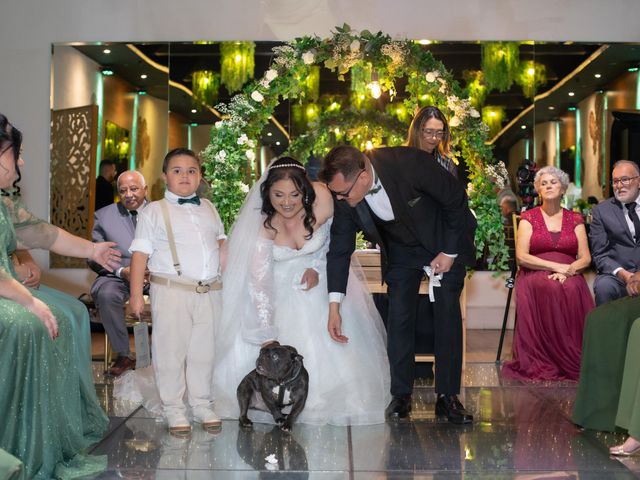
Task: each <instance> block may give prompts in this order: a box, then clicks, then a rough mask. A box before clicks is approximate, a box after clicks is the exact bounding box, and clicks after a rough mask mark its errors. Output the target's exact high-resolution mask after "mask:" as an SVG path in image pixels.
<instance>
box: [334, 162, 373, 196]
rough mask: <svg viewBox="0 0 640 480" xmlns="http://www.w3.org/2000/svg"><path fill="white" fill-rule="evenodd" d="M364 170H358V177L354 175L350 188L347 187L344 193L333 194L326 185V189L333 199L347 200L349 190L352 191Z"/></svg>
mask: <svg viewBox="0 0 640 480" xmlns="http://www.w3.org/2000/svg"><path fill="white" fill-rule="evenodd" d="M364 171H365V169H364V168H363V169H362V170H360V172H358V175H356V178H355V180H354V181H353V183H352V184H351V186H350V187H349V189H348V190H347V191H346V192H343V193H340V192H335V191H333V190H331V188H329V186H328V185H327V188H329V191H330V192H331V194H332V195H333V196H334V197H342V198H349V194H350V193H351V190H353V187H355V186H356V182H357V181H358V178H360V175H362V172H364Z"/></svg>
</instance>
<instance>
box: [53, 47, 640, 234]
mask: <svg viewBox="0 0 640 480" xmlns="http://www.w3.org/2000/svg"><path fill="white" fill-rule="evenodd" d="M416 42H418V43H420V45H421V48H424V49H425V50H428V51H429V52H430V53H431V54H432V55H433V57H434V58H435V59H437V60H439V61H441V62H442V63H443V64H444V66H445V67H446V68H447V69H448V70H449V71H451V72H452V73H453V75H454V76H455V78H456V80H457V81H458V82H459V83H460V85H462V86H466V87H468V89H469V90H468V91H469V94H470V97H471V99H472V102H473V103H474V106H475V107H476V108H477V109H478V111H479V112H481V115H482V118H483V120H485V122H486V123H487V125H488V128H489V139H488V142H489V143H490V144H491V145H492V146H493V153H494V156H495V157H496V158H497V159H498V160H501V161H503V162H504V163H505V165H506V166H507V170H508V172H509V174H510V177H511V182H512V189H513V190H514V191H515V192H516V193H518V194H520V196H521V199H522V200H523V201H524V202H528V201H533V199H532V198H529V197H530V193H531V192H530V190H527V188H528V187H527V183H528V182H529V180H530V178H528V177H527V172H530V171H531V170H532V168H531V166H533V165H534V164H535V165H537V166H538V167H541V166H544V165H557V166H560V167H561V168H562V169H563V170H565V171H566V172H567V173H569V175H570V176H571V179H572V183H573V186H572V191H571V192H570V195H569V196H570V197H572V198H570V199H569V200H570V201H571V202H572V203H573V205H569V206H575V205H576V204H577V205H582V203H581V202H585V201H586V200H587V199H588V198H589V197H595V198H597V199H602V198H605V197H607V196H609V194H610V191H609V187H608V178H609V172H610V167H611V165H612V164H613V162H614V161H615V160H618V159H622V158H631V159H634V160H636V161H638V160H639V159H640V115H639V114H638V111H639V109H640V94H639V90H640V79H639V78H640V77H639V75H638V66H639V65H640V47H639V46H638V45H635V44H584V43H573V42H567V43H532V42H484V43H480V42H433V41H426V40H416ZM280 45H282V44H279V43H275V42H214V41H202V42H189V43H183V42H170V43H109V42H103V43H100V44H91V45H79V44H64V45H63V44H56V45H54V46H53V58H52V99H51V105H52V143H51V144H52V168H55V169H63V170H64V172H65V173H64V175H58V174H57V173H56V172H55V171H52V216H53V214H54V212H53V209H54V208H55V209H57V210H58V211H62V209H63V208H68V209H70V210H71V211H73V208H77V209H78V216H79V217H84V218H85V220H84V223H83V222H79V221H78V219H74V218H65V219H63V220H64V221H67V222H76V223H77V224H79V225H81V226H83V228H85V230H84V232H83V231H80V233H85V234H86V233H87V231H88V232H90V221H91V217H92V212H93V205H94V187H93V185H94V182H93V181H92V179H93V178H95V177H96V176H97V175H98V174H99V171H98V167H99V162H100V161H101V160H103V159H108V160H112V161H114V162H115V163H116V165H117V169H118V170H119V171H123V170H125V169H128V168H137V169H139V170H140V171H142V173H143V174H144V175H145V178H146V179H147V182H148V184H149V185H150V197H151V198H152V199H157V198H160V197H161V196H162V192H163V185H162V181H161V164H162V158H163V157H164V154H165V153H166V152H167V151H168V150H169V149H172V148H175V147H178V146H187V147H189V148H191V149H193V150H195V151H196V152H199V151H202V150H203V149H204V148H205V147H206V145H207V144H208V143H209V136H210V134H211V129H212V127H213V125H214V124H215V122H216V121H218V120H219V119H220V118H222V115H223V113H222V112H220V109H219V108H218V105H219V104H221V103H226V102H228V101H229V99H230V98H231V97H232V96H233V94H234V93H237V92H238V91H240V90H241V89H242V88H243V86H244V85H246V84H247V83H248V82H250V81H252V80H254V79H260V78H262V76H263V75H264V72H265V71H267V70H268V69H269V66H270V64H271V62H272V61H273V57H274V54H273V48H274V47H277V46H280ZM374 77H375V78H374ZM375 80H377V76H376V73H375V72H368V71H366V70H365V71H364V72H363V71H357V72H348V73H346V74H343V75H340V74H339V72H333V71H331V70H329V69H327V68H325V67H324V66H318V68H317V70H314V72H313V74H312V75H310V76H309V77H307V78H301V79H299V81H300V88H301V89H303V90H304V91H305V95H304V97H302V98H303V99H302V100H294V101H291V100H289V99H283V100H282V101H281V103H280V104H279V105H278V106H277V107H276V109H275V112H274V114H273V117H272V118H271V119H270V121H269V123H268V124H267V125H266V127H265V128H264V130H263V131H262V134H261V135H260V138H259V139H258V140H259V144H258V146H257V148H256V160H255V162H252V163H251V164H248V168H249V169H252V170H255V171H259V169H260V168H261V165H264V164H265V162H267V161H268V160H269V159H270V158H272V157H273V156H277V155H280V154H282V153H283V152H285V151H286V150H287V147H288V145H289V143H290V142H291V141H292V140H294V139H295V138H296V137H297V136H299V135H300V134H302V133H304V132H307V131H309V130H311V131H313V129H314V126H315V125H317V122H318V118H319V117H321V116H322V115H325V114H327V112H330V111H332V110H339V109H347V108H351V109H355V110H356V111H362V112H364V111H378V112H381V113H383V114H384V115H387V116H389V118H393V120H394V121H395V122H400V124H403V125H406V126H407V127H408V124H409V122H410V120H411V115H412V113H413V112H407V111H406V109H404V108H403V106H402V100H403V98H405V96H406V95H407V93H406V91H405V88H406V87H407V79H398V80H396V82H395V85H394V89H393V91H388V90H387V91H382V92H379V94H378V95H377V96H376V95H374V94H373V91H372V90H371V89H369V88H368V87H369V86H370V84H371V83H373V82H374V81H375ZM358 85H360V86H358ZM419 103H420V104H421V105H426V104H429V98H428V96H427V95H425V96H424V98H420V99H419ZM82 109H84V110H82ZM336 128H339V127H336ZM344 128H350V127H349V125H345V126H344ZM378 137H379V138H376V139H375V141H376V145H378V144H384V143H385V142H387V141H388V140H389V139H388V138H387V137H385V136H384V135H382V136H378ZM354 138H355V137H354ZM358 141H360V142H365V141H367V139H366V138H359V139H358ZM54 160H55V161H54ZM301 160H303V161H311V163H312V164H313V163H314V162H317V160H318V159H317V158H310V159H301ZM69 165H72V166H73V168H72V169H70V167H69ZM65 169H66V170H65ZM312 170H313V169H312ZM70 172H72V173H70ZM70 174H72V175H74V176H75V177H76V178H74V179H73V181H69V175H70ZM87 177H89V179H90V181H88V182H87V180H86V178H87ZM83 178H84V180H83ZM56 179H57V180H56ZM56 181H58V183H59V184H60V185H59V186H58V187H55V188H54V183H55V182H56ZM54 196H55V197H56V198H55V199H54V198H53V197H54ZM54 200H55V201H54ZM78 204H80V205H79V206H78ZM74 206H75V207H74ZM67 226H68V225H67ZM86 229H88V230H86ZM76 231H78V230H77V229H76Z"/></svg>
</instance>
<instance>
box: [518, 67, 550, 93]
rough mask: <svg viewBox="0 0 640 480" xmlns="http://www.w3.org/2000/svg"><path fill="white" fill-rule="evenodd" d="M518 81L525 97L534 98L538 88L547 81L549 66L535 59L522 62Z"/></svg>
mask: <svg viewBox="0 0 640 480" xmlns="http://www.w3.org/2000/svg"><path fill="white" fill-rule="evenodd" d="M516 83H517V84H518V85H520V86H521V87H522V93H524V95H525V97H529V98H531V99H532V98H533V97H535V95H536V92H537V91H538V89H539V88H540V87H542V86H543V85H544V84H545V83H547V67H545V65H544V64H543V63H538V62H534V61H533V60H527V61H525V62H522V63H521V64H520V71H519V72H518V76H517V77H516Z"/></svg>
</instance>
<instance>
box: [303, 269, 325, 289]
mask: <svg viewBox="0 0 640 480" xmlns="http://www.w3.org/2000/svg"><path fill="white" fill-rule="evenodd" d="M319 281H320V277H319V275H318V272H316V270H315V269H313V268H307V269H306V270H305V271H304V274H303V275H302V278H301V279H300V285H305V284H306V285H307V286H306V288H303V290H311V289H312V288H313V287H315V286H316V285H318V282H319Z"/></svg>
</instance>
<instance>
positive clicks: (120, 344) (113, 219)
mask: <svg viewBox="0 0 640 480" xmlns="http://www.w3.org/2000/svg"><path fill="white" fill-rule="evenodd" d="M117 189H118V194H119V196H120V201H119V202H118V203H113V204H111V205H107V206H106V207H103V208H101V209H100V210H98V211H97V212H96V213H95V218H94V221H93V241H94V242H105V241H109V242H116V243H117V244H118V246H117V248H118V250H120V252H121V253H122V259H121V264H120V267H119V268H117V269H116V270H115V271H114V272H113V273H111V272H108V271H106V270H105V269H104V268H102V266H100V265H98V264H97V263H93V262H90V263H89V266H90V267H91V269H92V270H93V271H94V272H96V273H97V274H98V277H97V278H96V279H95V281H94V282H93V286H92V287H91V296H92V297H93V300H94V302H95V304H96V307H97V308H98V312H99V313H100V319H101V320H102V324H103V326H104V329H105V331H106V332H107V336H108V337H109V341H110V342H111V345H112V347H113V350H114V351H115V352H117V353H118V356H117V358H116V360H115V361H114V363H113V365H111V367H110V368H109V369H108V370H107V371H106V373H107V375H111V376H114V377H117V376H119V375H121V374H122V373H123V372H125V371H127V370H130V369H132V368H134V366H135V360H134V358H133V356H132V354H131V351H130V348H129V333H128V332H127V326H126V323H125V318H124V304H125V302H126V301H127V300H128V299H129V264H130V263H131V254H130V253H129V246H130V245H131V242H132V241H133V238H134V236H135V229H136V222H137V215H138V210H139V209H140V208H142V207H143V205H144V204H145V203H146V199H145V197H146V195H147V185H146V182H145V179H144V177H143V176H142V174H141V173H140V172H137V171H133V170H129V171H126V172H123V173H122V174H121V175H120V176H119V177H118V181H117Z"/></svg>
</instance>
